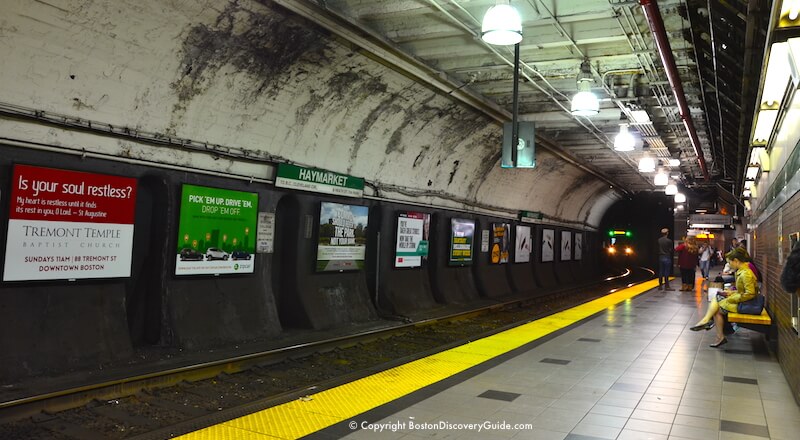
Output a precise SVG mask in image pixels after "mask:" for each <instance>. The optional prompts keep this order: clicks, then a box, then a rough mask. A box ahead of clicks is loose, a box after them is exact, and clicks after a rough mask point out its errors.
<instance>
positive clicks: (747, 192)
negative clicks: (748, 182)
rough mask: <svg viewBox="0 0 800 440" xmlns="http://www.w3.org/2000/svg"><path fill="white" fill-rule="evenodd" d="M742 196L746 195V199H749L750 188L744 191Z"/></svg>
mask: <svg viewBox="0 0 800 440" xmlns="http://www.w3.org/2000/svg"><path fill="white" fill-rule="evenodd" d="M742 197H744V198H746V199H749V198H750V190H749V189H746V190H744V191H742Z"/></svg>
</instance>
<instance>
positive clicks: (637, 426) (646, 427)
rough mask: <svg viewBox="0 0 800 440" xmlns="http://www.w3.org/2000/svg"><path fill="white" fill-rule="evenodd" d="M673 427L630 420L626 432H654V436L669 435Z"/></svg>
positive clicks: (646, 421) (666, 424)
mask: <svg viewBox="0 0 800 440" xmlns="http://www.w3.org/2000/svg"><path fill="white" fill-rule="evenodd" d="M671 428H672V425H671V424H669V423H661V422H651V421H648V420H638V419H630V420H628V423H626V424H625V429H626V430H631V431H642V432H652V433H653V434H661V435H669V431H670V429H671Z"/></svg>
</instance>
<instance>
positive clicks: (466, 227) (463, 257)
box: [448, 218, 475, 266]
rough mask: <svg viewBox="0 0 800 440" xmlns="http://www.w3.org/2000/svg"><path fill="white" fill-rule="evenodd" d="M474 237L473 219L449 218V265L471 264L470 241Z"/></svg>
mask: <svg viewBox="0 0 800 440" xmlns="http://www.w3.org/2000/svg"><path fill="white" fill-rule="evenodd" d="M474 238H475V221H474V220H467V219H461V218H451V219H450V256H449V260H448V263H449V264H450V265H451V266H465V265H468V264H472V242H473V241H474Z"/></svg>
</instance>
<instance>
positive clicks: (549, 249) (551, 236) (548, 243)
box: [542, 229, 556, 263]
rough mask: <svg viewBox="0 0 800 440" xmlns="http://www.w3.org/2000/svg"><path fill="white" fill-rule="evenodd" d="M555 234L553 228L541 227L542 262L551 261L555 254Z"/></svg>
mask: <svg viewBox="0 0 800 440" xmlns="http://www.w3.org/2000/svg"><path fill="white" fill-rule="evenodd" d="M555 236H556V233H555V231H554V230H553V229H542V262H543V263H547V262H550V261H553V259H554V256H555Z"/></svg>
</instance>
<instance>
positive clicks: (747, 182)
mask: <svg viewBox="0 0 800 440" xmlns="http://www.w3.org/2000/svg"><path fill="white" fill-rule="evenodd" d="M754 183H755V182H753V181H752V180H745V181H744V189H750V188H751V187H752V186H753V184H754Z"/></svg>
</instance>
